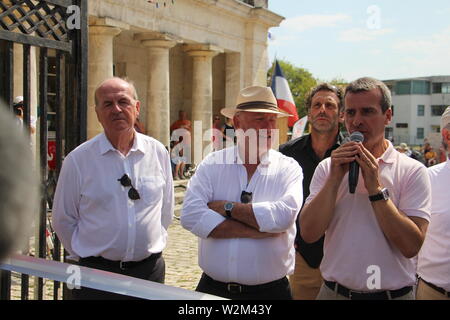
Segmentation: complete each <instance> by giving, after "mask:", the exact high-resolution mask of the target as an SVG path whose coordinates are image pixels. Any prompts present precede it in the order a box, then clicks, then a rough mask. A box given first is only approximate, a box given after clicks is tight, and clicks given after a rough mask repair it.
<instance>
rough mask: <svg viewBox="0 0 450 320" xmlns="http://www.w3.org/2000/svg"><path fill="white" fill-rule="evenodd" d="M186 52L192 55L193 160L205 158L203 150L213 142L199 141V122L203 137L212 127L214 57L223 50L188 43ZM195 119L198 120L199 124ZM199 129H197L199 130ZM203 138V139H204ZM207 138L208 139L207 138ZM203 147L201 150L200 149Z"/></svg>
mask: <svg viewBox="0 0 450 320" xmlns="http://www.w3.org/2000/svg"><path fill="white" fill-rule="evenodd" d="M184 50H185V52H186V53H187V54H188V55H189V56H191V57H192V61H193V66H192V119H191V120H192V123H193V129H194V132H193V135H192V137H193V142H192V151H193V153H192V154H193V156H194V158H193V161H194V163H196V164H198V162H199V161H200V160H201V159H203V151H204V150H205V148H206V147H207V146H208V145H210V144H211V139H209V141H202V143H199V141H198V137H199V136H200V132H196V131H195V129H196V128H197V129H198V130H199V127H198V124H199V123H201V128H202V130H201V137H202V138H203V137H204V133H205V132H206V131H208V130H211V128H212V58H213V57H214V56H215V55H217V54H219V53H222V52H223V50H222V49H220V48H218V47H216V46H213V45H186V46H185V48H184ZM195 121H200V122H197V125H196V123H195ZM198 130H197V131H198ZM202 140H203V139H202ZM205 140H206V139H205ZM199 147H201V150H199Z"/></svg>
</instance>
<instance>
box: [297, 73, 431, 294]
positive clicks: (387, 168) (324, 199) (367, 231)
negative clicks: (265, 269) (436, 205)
mask: <svg viewBox="0 0 450 320" xmlns="http://www.w3.org/2000/svg"><path fill="white" fill-rule="evenodd" d="M344 101H345V108H344V121H345V125H346V127H347V130H348V132H349V133H350V134H352V133H353V132H355V131H359V132H361V133H362V134H363V135H364V141H363V143H361V142H354V141H352V142H348V143H345V144H343V145H341V146H340V147H339V148H337V149H336V150H334V151H333V152H332V153H331V157H330V158H328V159H326V160H324V161H322V162H321V163H320V164H319V166H318V167H317V169H316V171H315V173H314V176H313V179H312V182H311V186H310V192H311V193H310V195H309V197H308V199H307V200H306V202H305V206H304V209H303V210H302V212H301V214H300V229H301V235H302V237H303V239H304V240H305V241H306V242H314V241H317V239H319V238H320V237H322V236H323V235H324V234H325V233H326V237H325V243H324V258H323V260H322V263H321V266H320V270H321V272H322V275H323V278H324V285H323V286H322V288H321V290H320V292H319V295H318V297H317V299H334V300H347V299H354V300H356V299H414V295H413V292H412V286H413V285H414V284H415V271H416V268H415V263H414V259H411V258H413V257H415V256H416V255H417V253H418V252H419V250H420V248H421V246H422V243H423V241H424V238H425V232H426V229H427V226H428V222H429V217H430V180H429V177H428V175H427V172H426V168H425V167H424V166H423V165H422V164H420V163H419V162H417V161H415V160H414V159H411V158H409V157H407V156H406V155H404V154H401V153H399V152H396V151H395V149H394V147H393V146H392V144H391V142H390V141H388V140H386V139H385V138H384V129H385V126H386V125H388V124H389V122H390V121H391V118H392V109H391V94H390V92H389V89H388V88H387V87H386V85H385V84H384V83H382V82H381V81H378V80H376V79H372V78H361V79H358V80H356V81H354V82H352V83H351V84H349V85H348V86H347V88H346V90H345V95H344ZM353 161H356V163H357V164H358V165H359V168H360V174H359V180H358V184H357V187H356V190H355V193H349V183H348V180H349V179H348V171H349V167H350V163H351V162H353Z"/></svg>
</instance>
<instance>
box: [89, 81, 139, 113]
mask: <svg viewBox="0 0 450 320" xmlns="http://www.w3.org/2000/svg"><path fill="white" fill-rule="evenodd" d="M112 79H118V80H122V81H125V82H126V83H128V85H129V86H130V88H131V92H132V96H133V99H134V100H139V97H138V94H137V90H136V87H135V85H134V81H132V80H130V79H128V77H123V78H120V77H112V78H109V79H106V80H104V81H102V82H101V83H100V84H99V85H98V86H97V87H96V88H95V90H94V100H95V101H94V102H95V106H97V105H98V99H97V91H98V89H99V88H100V87H101V86H102V85H103V83H105V81H108V80H112Z"/></svg>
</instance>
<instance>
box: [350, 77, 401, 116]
mask: <svg viewBox="0 0 450 320" xmlns="http://www.w3.org/2000/svg"><path fill="white" fill-rule="evenodd" d="M373 89H379V90H380V92H381V95H382V97H381V101H380V105H381V111H383V113H385V112H386V111H387V110H388V109H389V108H390V107H391V105H392V96H391V91H390V90H389V88H388V87H387V86H386V85H385V84H384V83H383V82H382V81H380V80H377V79H374V78H370V77H364V78H359V79H357V80H355V81H353V82H352V83H350V84H349V85H348V86H347V87H346V88H345V94H344V99H345V97H346V96H347V94H348V93H360V92H368V91H372V90H373Z"/></svg>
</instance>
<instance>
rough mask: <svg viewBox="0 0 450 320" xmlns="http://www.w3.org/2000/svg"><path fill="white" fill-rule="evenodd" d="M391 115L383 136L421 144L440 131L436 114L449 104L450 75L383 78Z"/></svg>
mask: <svg viewBox="0 0 450 320" xmlns="http://www.w3.org/2000/svg"><path fill="white" fill-rule="evenodd" d="M384 83H386V85H387V86H388V87H389V89H390V90H391V92H392V104H393V112H394V116H393V119H392V122H391V124H390V125H389V127H387V128H386V138H391V139H393V141H394V143H395V144H399V143H402V142H405V143H407V144H409V145H421V144H423V143H424V139H427V138H428V139H430V138H432V137H436V133H439V132H440V128H439V126H440V116H441V115H442V113H443V112H444V110H445V108H446V107H447V106H449V105H450V76H431V77H419V78H407V79H395V80H385V81H384Z"/></svg>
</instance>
